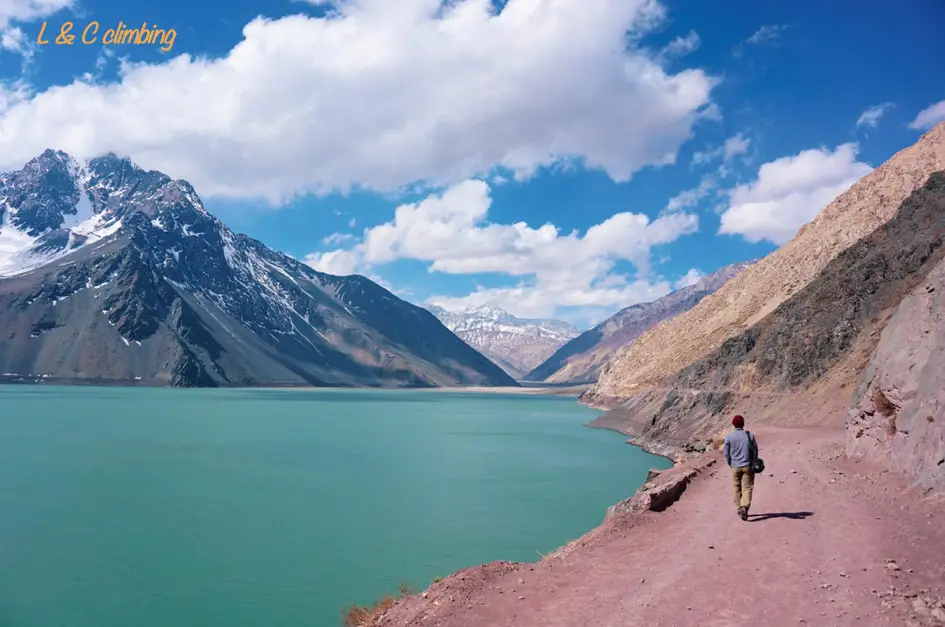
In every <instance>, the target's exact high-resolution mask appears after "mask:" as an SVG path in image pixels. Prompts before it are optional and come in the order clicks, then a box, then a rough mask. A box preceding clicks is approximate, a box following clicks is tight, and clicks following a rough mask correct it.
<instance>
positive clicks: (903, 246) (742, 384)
mask: <svg viewBox="0 0 945 627" xmlns="http://www.w3.org/2000/svg"><path fill="white" fill-rule="evenodd" d="M943 128H945V125H942V127H939V128H938V129H935V130H937V131H939V132H941V131H942V129H943ZM942 135H945V134H940V135H939V136H942ZM931 138H932V139H935V138H936V134H932V137H931ZM929 140H930V137H929V135H926V136H925V137H923V139H922V140H920V148H924V150H914V151H911V152H907V151H903V152H905V153H906V154H911V155H913V158H918V159H920V158H921V156H922V155H928V154H930V152H933V153H934V150H935V149H937V147H930V146H928V145H927V142H929ZM923 143H926V145H925V146H921V144H923ZM930 149H932V150H930ZM902 154H903V153H899V154H898V155H897V156H896V157H894V160H899V163H897V164H895V165H897V166H898V167H900V168H902V169H900V170H898V171H904V170H905V169H908V168H910V166H912V167H915V166H916V162H912V163H908V162H903V161H901V159H902ZM940 154H941V153H940ZM919 163H920V165H919V166H918V167H929V164H930V163H931V164H933V166H934V161H928V160H925V161H920V162H919ZM884 167H885V166H884ZM882 170H883V168H880V169H879V170H877V171H882ZM912 171H915V170H912ZM870 176H872V175H870ZM868 178H869V176H868V177H867V179H868ZM864 181H866V179H864ZM859 185H860V184H859V183H858V184H857V185H855V186H854V188H853V189H852V190H851V192H853V193H856V192H860V193H861V194H862V195H860V196H858V197H859V200H860V202H861V203H862V205H863V206H864V207H867V206H870V199H869V198H868V197H867V196H866V193H867V192H868V193H870V194H875V195H876V198H875V200H876V203H881V202H883V201H884V199H885V198H886V196H884V192H883V191H881V190H877V189H876V188H871V187H867V188H866V190H867V191H863V189H862V188H860V189H857V188H858V186H859ZM815 223H818V224H820V225H822V226H823V225H824V224H830V223H829V222H826V221H823V220H821V221H819V222H816V221H815ZM820 236H821V237H822V238H824V239H832V234H831V233H830V232H823V231H822V232H821V233H820ZM803 237H807V238H810V237H811V231H810V230H808V231H807V233H806V235H803ZM798 239H802V234H799V235H798ZM775 254H777V253H773V254H772V256H773V255H775ZM788 259H789V258H788ZM943 264H945V167H943V168H942V170H939V171H935V172H931V173H930V174H929V176H928V177H927V179H926V181H925V182H924V184H923V185H922V186H920V187H919V188H918V189H916V190H915V191H914V192H912V193H911V194H910V196H909V197H908V198H906V199H905V200H904V201H903V202H902V203H901V204H900V206H899V208H898V210H897V211H896V212H895V213H894V214H893V215H892V216H890V217H889V219H888V220H886V221H885V222H882V223H880V224H879V226H878V227H877V228H876V229H875V230H874V231H873V232H871V233H869V234H867V235H866V236H865V237H862V238H861V239H860V240H858V241H856V242H855V243H854V244H852V245H850V246H848V247H847V248H846V249H844V250H842V251H841V252H839V253H838V254H837V255H836V256H835V257H834V258H833V259H831V260H830V261H829V262H827V264H826V265H825V266H824V267H823V269H822V270H821V271H820V272H819V273H818V274H817V275H815V276H814V277H813V279H812V280H811V281H810V282H808V283H807V284H806V285H804V286H803V287H802V288H801V289H799V290H798V291H797V292H795V293H794V294H793V295H792V296H791V297H790V298H788V299H786V300H784V301H783V302H781V303H780V304H779V305H778V306H777V307H776V308H775V309H774V310H773V311H771V312H769V313H767V314H766V315H764V316H762V317H761V318H760V319H758V320H757V321H755V322H753V323H752V324H751V325H750V326H748V327H747V328H746V329H745V330H744V331H741V332H738V333H735V334H733V335H731V336H730V337H728V338H726V339H725V340H724V341H723V342H721V344H720V345H719V346H718V347H717V348H715V349H714V350H712V351H711V352H709V353H708V354H706V355H705V356H703V357H701V358H699V359H697V360H695V361H694V362H692V363H690V364H689V365H687V366H685V367H683V368H681V369H680V370H678V371H677V372H676V373H674V374H672V375H670V376H668V377H664V378H663V379H661V380H660V381H659V382H658V384H657V385H646V384H639V385H638V386H637V387H636V388H635V389H634V390H633V391H631V392H629V393H625V394H623V395H622V397H621V398H614V397H612V396H610V397H603V398H601V397H595V393H596V391H595V390H591V391H589V392H588V393H587V394H586V396H585V402H592V403H594V402H598V403H601V404H604V403H606V404H607V405H608V406H609V408H610V410H611V411H609V412H608V413H607V414H605V415H603V416H602V417H601V418H599V419H598V420H597V421H595V424H596V425H597V426H606V427H610V428H616V429H619V430H621V431H623V432H624V433H628V434H632V435H633V437H634V442H635V443H638V444H641V445H643V446H645V447H647V448H648V449H649V450H652V451H654V452H660V453H663V454H668V455H674V456H675V455H677V454H680V453H685V452H686V451H700V450H705V448H706V447H707V446H711V444H710V443H711V442H713V441H714V440H715V438H716V437H717V436H718V434H719V433H720V432H722V431H724V430H725V429H727V424H728V422H727V417H728V416H730V415H731V413H733V412H738V413H742V414H744V415H746V416H751V418H752V421H753V422H754V423H756V424H757V422H773V423H777V424H783V425H811V424H832V425H837V426H841V425H843V424H844V423H845V422H846V426H847V444H848V451H849V452H850V453H851V454H852V455H862V456H870V457H873V458H875V459H878V460H881V461H884V462H885V463H887V464H889V465H890V466H891V467H893V468H895V469H897V470H902V471H905V472H907V473H909V474H911V475H912V476H913V478H914V480H915V481H917V482H919V483H920V484H921V485H923V486H924V487H945V475H943V474H942V470H943V469H942V468H941V466H942V465H945V461H943V460H945V432H942V431H941V427H940V425H938V424H937V422H939V421H940V419H941V416H940V413H941V407H942V402H943V401H942V398H941V385H940V383H941V382H940V373H941V370H942V363H945V362H943V361H942V359H943V357H942V355H941V354H940V353H941V349H942V342H941V338H940V337H939V336H940V335H941V332H942V331H943V329H945V312H943V311H941V305H942V302H941V298H939V296H937V295H936V292H937V291H940V290H941V289H945V285H943V284H942V282H941V281H942V276H943V275H942V269H941V268H942V266H943ZM748 271H750V269H749V270H746V273H747V272H748ZM720 292H721V290H720ZM720 292H719V293H720ZM742 298H744V299H748V298H750V295H744V294H743V295H742ZM732 305H733V307H738V306H739V305H738V303H737V302H733V303H732ZM693 311H695V309H694V310H693ZM656 330H658V328H657V329H656ZM631 348H632V347H631ZM933 373H934V374H933Z"/></svg>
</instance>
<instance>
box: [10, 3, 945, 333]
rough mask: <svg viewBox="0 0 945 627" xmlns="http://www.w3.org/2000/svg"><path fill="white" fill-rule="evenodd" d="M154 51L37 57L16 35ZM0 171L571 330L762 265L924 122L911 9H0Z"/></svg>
mask: <svg viewBox="0 0 945 627" xmlns="http://www.w3.org/2000/svg"><path fill="white" fill-rule="evenodd" d="M67 20H71V21H73V22H74V24H75V26H74V31H73V32H74V33H75V34H81V31H82V29H83V28H84V27H85V26H86V25H87V24H88V23H89V22H91V21H93V20H96V21H98V22H99V23H100V33H102V34H104V31H105V30H106V29H108V28H113V27H115V26H117V25H118V22H119V21H123V22H124V23H125V24H126V25H130V27H133V28H136V27H138V26H140V25H141V23H142V22H144V21H146V22H147V23H148V24H149V27H151V26H152V25H156V26H157V27H159V28H162V29H170V28H173V29H174V30H175V32H176V38H175V39H174V42H173V46H172V47H171V48H170V50H168V51H161V50H160V49H159V46H158V45H148V44H142V45H112V46H105V45H102V44H101V43H100V42H98V43H94V44H90V45H80V44H76V45H72V46H67V45H56V44H54V43H51V44H48V45H42V46H41V45H38V44H37V43H36V39H37V35H38V34H39V31H40V27H41V26H42V24H43V22H44V21H45V22H46V23H47V30H46V37H47V39H51V40H52V39H54V37H55V34H56V33H57V32H58V30H59V26H60V25H61V24H62V23H63V22H65V21H67ZM0 46H2V50H0V80H2V85H0V168H2V169H4V170H7V169H13V168H18V167H20V166H21V165H22V164H23V163H24V162H25V161H26V160H28V159H29V158H30V157H32V156H35V155H36V154H38V153H39V152H41V151H42V150H43V149H44V148H46V147H53V148H59V149H63V150H66V151H67V152H70V153H71V154H74V155H76V156H79V157H91V156H94V155H96V154H100V153H102V152H105V151H109V150H112V151H116V152H119V153H122V154H126V155H128V156H130V157H132V158H133V159H134V160H135V161H136V162H138V163H139V164H140V165H142V166H143V167H147V168H154V169H159V170H162V171H164V172H167V173H168V174H170V175H172V176H175V177H180V178H186V179H188V180H190V181H191V182H192V183H193V184H194V185H195V186H196V188H197V191H198V192H199V193H200V194H201V197H202V198H203V199H204V202H205V204H206V206H207V207H208V209H209V210H210V211H212V212H213V213H215V214H216V215H217V216H219V217H220V218H221V219H222V220H224V221H225V222H226V223H227V224H229V225H230V226H231V227H232V228H233V229H234V230H237V231H240V232H244V233H247V234H249V235H251V236H253V237H256V238H258V239H260V240H262V241H263V242H265V243H266V244H268V245H269V246H271V247H273V248H275V249H278V250H281V251H283V252H286V253H288V254H291V255H293V256H295V257H296V258H298V259H305V260H307V261H308V262H309V263H311V264H312V265H313V266H315V267H317V268H319V269H323V270H325V271H330V272H335V273H349V272H359V273H362V274H365V275H367V276H370V277H372V278H374V279H375V280H378V281H379V282H381V283H382V284H384V285H385V286H387V287H389V288H390V289H393V290H394V291H395V292H396V293H398V294H399V295H401V296H402V297H404V298H407V299H408V300H412V301H414V302H418V303H423V302H435V303H437V304H441V305H444V306H447V307H451V308H460V307H464V306H474V305H479V304H485V303H490V304H495V305H498V306H501V307H504V308H505V309H507V310H509V311H511V312H512V313H515V314H518V315H522V316H529V317H559V318H563V319H567V320H569V321H571V322H573V323H575V324H577V325H579V326H586V325H589V324H592V323H595V322H597V321H599V320H601V319H602V318H603V317H606V316H607V315H609V314H611V313H613V312H614V311H616V310H618V309H620V308H622V307H624V306H627V305H630V304H633V303H635V302H641V301H647V300H652V299H654V298H657V297H659V296H661V295H662V294H664V293H666V292H667V291H669V290H671V289H674V288H676V287H678V286H681V285H685V284H687V283H688V282H691V281H693V280H695V278H697V277H698V276H699V275H701V274H705V273H709V272H712V271H713V270H716V269H718V268H719V267H721V266H723V265H726V264H729V263H733V262H736V261H741V260H745V259H750V258H755V257H760V256H763V255H765V254H767V253H769V252H771V251H772V250H774V249H775V248H776V247H777V246H778V245H780V244H782V243H784V242H785V241H787V240H788V239H790V238H791V237H792V236H793V234H794V233H795V232H796V230H797V228H799V227H800V226H801V225H802V224H804V223H806V222H807V221H809V220H810V219H811V218H812V217H813V216H814V215H816V213H817V212H818V211H819V210H820V209H821V208H823V206H825V205H826V204H827V203H828V202H829V201H830V200H831V199H832V198H834V197H835V196H836V195H837V194H839V193H841V192H842V191H844V190H845V189H846V188H848V187H849V186H850V185H851V184H852V183H853V182H854V181H855V180H857V179H858V178H860V177H861V176H863V175H864V174H865V173H867V172H869V171H870V169H871V168H872V167H876V166H878V165H879V164H881V163H882V162H883V161H884V160H886V159H887V158H889V157H890V156H891V155H892V154H893V153H895V152H896V151H897V150H899V149H901V148H903V147H906V146H908V145H910V144H912V143H914V142H915V141H916V139H918V137H919V135H920V134H921V132H922V131H923V129H926V128H928V127H930V126H931V125H933V124H934V123H936V122H937V121H939V120H943V119H945V66H943V65H942V63H941V59H943V58H945V4H943V3H941V2H938V1H937V0H904V1H903V2H899V3H895V4H894V5H890V4H889V3H888V2H880V1H879V0H868V1H866V2H857V3H855V4H854V3H848V2H834V3H825V2H816V3H815V2H810V1H807V0H801V1H796V2H791V3H759V2H748V1H729V2H720V3H706V2H697V1H695V0H683V1H672V0H667V1H664V2H661V3H657V2H652V1H645V0H625V1H623V2H613V1H608V0H507V1H506V2H500V3H495V4H493V5H490V4H489V2H488V0H455V1H454V2H452V3H449V4H448V5H441V4H440V2H439V0H398V1H397V2H391V1H389V0H388V1H384V0H358V1H357V2H355V1H354V0H350V1H349V0H344V1H341V2H336V3H334V4H329V3H325V2H319V3H315V2H302V1H286V2H280V1H278V0H277V1H275V2H267V3H262V2H250V1H247V0H237V1H228V2H220V1H217V0H204V1H203V2H200V3H196V2H183V1H181V0H169V1H162V2H156V1H154V2H152V1H144V2H136V3H135V6H134V8H129V7H128V5H127V3H119V2H113V1H103V0H84V1H79V2H74V1H72V0H8V1H7V2H5V3H3V4H2V5H0Z"/></svg>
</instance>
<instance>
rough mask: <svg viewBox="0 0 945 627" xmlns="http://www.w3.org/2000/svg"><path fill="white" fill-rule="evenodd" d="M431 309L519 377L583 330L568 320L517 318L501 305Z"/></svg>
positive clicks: (430, 308) (474, 345)
mask: <svg viewBox="0 0 945 627" xmlns="http://www.w3.org/2000/svg"><path fill="white" fill-rule="evenodd" d="M428 309H429V310H430V311H431V312H433V314H434V315H436V317H438V318H439V319H440V320H441V321H442V322H443V324H445V325H446V326H447V327H448V328H449V329H450V330H451V331H453V333H455V334H456V335H458V336H459V337H461V338H462V339H463V340H465V341H466V342H467V343H468V344H469V345H470V346H473V347H474V348H476V349H477V350H479V351H480V352H481V353H482V354H483V355H485V356H486V357H488V358H489V359H491V360H492V361H493V362H495V363H496V364H498V365H499V366H500V367H501V368H502V369H503V370H505V371H506V372H507V373H508V374H509V375H511V376H513V377H515V378H517V379H519V378H521V377H522V376H523V375H524V374H525V373H526V372H528V371H529V370H531V369H532V368H534V367H535V366H536V365H537V364H539V363H541V362H542V361H544V360H545V359H546V358H547V357H548V356H549V355H551V354H552V353H553V352H554V351H555V350H556V349H557V348H558V347H560V346H561V345H562V344H564V343H565V342H567V341H568V340H570V339H571V338H573V337H575V336H577V335H578V333H580V331H578V330H577V329H575V328H574V327H572V326H571V325H570V324H568V323H567V322H561V321H560V320H531V319H526V318H517V317H516V316H513V315H512V314H510V313H508V312H507V311H504V310H502V309H499V308H498V307H490V306H481V307H475V308H472V309H466V310H464V311H459V312H451V311H447V310H445V309H443V308H441V307H436V306H430V307H428Z"/></svg>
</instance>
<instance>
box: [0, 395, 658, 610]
mask: <svg viewBox="0 0 945 627" xmlns="http://www.w3.org/2000/svg"><path fill="white" fill-rule="evenodd" d="M596 414H597V412H595V411H593V410H590V409H587V408H585V407H582V406H580V405H578V404H577V403H576V402H575V400H574V399H573V398H556V397H536V396H525V395H518V396H517V395H511V394H508V395H490V394H470V393H455V392H435V391H377V390H319V391H310V390H246V389H242V390H169V389H150V388H147V389H145V388H117V387H116V388H103V387H53V386H44V385H32V386H30V385H23V386H19V385H5V386H0V495H2V498H3V503H2V507H0V627H169V626H172V625H181V626H185V627H243V626H245V627H250V626H253V627H258V626H266V627H321V626H325V627H336V626H337V625H339V624H340V616H341V612H342V610H343V609H344V608H345V607H346V606H347V605H349V604H350V603H352V602H357V603H368V602H371V601H373V600H375V599H376V598H378V597H380V596H382V595H383V594H386V593H389V592H394V591H395V590H396V589H397V588H398V586H399V584H400V583H401V582H405V583H408V584H410V585H411V586H412V587H414V588H417V589H420V588H425V587H426V586H427V585H429V584H430V582H431V580H432V579H433V578H434V577H442V576H446V575H448V574H449V573H451V572H453V571H455V570H458V569H460V568H463V567H466V566H471V565H473V564H478V563H482V562H488V561H492V560H498V559H505V560H516V561H534V560H536V559H538V558H539V553H546V552H549V551H551V550H554V549H555V548H557V547H559V546H561V545H562V544H564V543H566V542H567V541H569V540H571V539H574V538H576V537H578V536H580V535H581V534H583V533H584V532H586V531H589V530H590V529H591V528H593V527H594V526H596V525H598V524H599V523H600V522H601V521H602V520H603V516H604V513H605V510H606V508H607V506H609V505H611V504H613V503H615V502H617V501H618V500H620V499H622V498H626V497H628V496H630V495H631V494H633V492H634V491H635V490H636V488H637V487H638V486H639V485H641V484H642V483H643V481H644V480H645V477H646V471H647V469H648V468H653V467H656V468H666V467H667V466H668V462H667V461H666V460H664V459H662V458H657V457H654V456H651V455H648V454H646V453H644V452H643V451H641V450H639V449H637V448H635V447H631V446H628V445H626V444H624V440H625V438H624V437H622V436H620V435H619V434H617V433H613V432H610V431H603V430H598V429H590V428H587V427H585V426H584V425H585V424H586V423H587V422H588V421H589V420H591V419H593V418H594V416H595V415H596Z"/></svg>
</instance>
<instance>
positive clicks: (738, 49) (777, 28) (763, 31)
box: [735, 24, 791, 57]
mask: <svg viewBox="0 0 945 627" xmlns="http://www.w3.org/2000/svg"><path fill="white" fill-rule="evenodd" d="M790 27H791V25H790V24H765V25H764V26H762V27H761V28H759V29H758V30H756V31H755V32H754V33H752V34H751V36H750V37H749V38H748V39H746V40H745V41H743V42H741V43H739V44H738V45H737V46H735V56H736V57H740V56H742V53H743V52H744V50H745V46H749V45H753V46H760V45H765V44H767V45H772V46H773V45H777V44H778V42H779V41H780V40H781V35H782V33H784V31H786V30H787V29H788V28H790Z"/></svg>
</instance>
